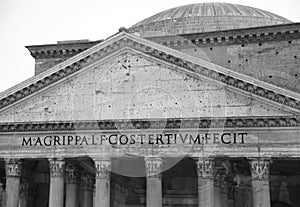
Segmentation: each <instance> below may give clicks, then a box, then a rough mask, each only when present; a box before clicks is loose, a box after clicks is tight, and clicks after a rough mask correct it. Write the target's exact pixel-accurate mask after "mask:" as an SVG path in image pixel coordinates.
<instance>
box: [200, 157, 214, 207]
mask: <svg viewBox="0 0 300 207" xmlns="http://www.w3.org/2000/svg"><path fill="white" fill-rule="evenodd" d="M197 172H198V206H199V207H214V178H213V172H214V161H213V159H210V158H207V159H205V158H199V159H197Z"/></svg>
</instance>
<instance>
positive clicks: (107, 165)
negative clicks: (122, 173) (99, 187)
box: [94, 159, 111, 180]
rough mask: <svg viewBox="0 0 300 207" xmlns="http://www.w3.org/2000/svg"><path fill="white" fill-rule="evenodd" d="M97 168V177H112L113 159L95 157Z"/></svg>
mask: <svg viewBox="0 0 300 207" xmlns="http://www.w3.org/2000/svg"><path fill="white" fill-rule="evenodd" d="M94 162H95V168H96V177H95V178H96V179H107V180H109V179H110V171H111V160H110V159H102V160H101V159H94Z"/></svg>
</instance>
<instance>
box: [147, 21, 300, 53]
mask: <svg viewBox="0 0 300 207" xmlns="http://www.w3.org/2000/svg"><path fill="white" fill-rule="evenodd" d="M299 31H300V23H293V24H284V25H275V26H267V27H256V28H247V29H235V30H227V31H217V32H206V33H195V34H183V35H171V36H158V37H148V38H146V39H149V40H151V41H154V42H156V43H159V44H162V45H165V46H168V47H172V48H182V47H185V46H190V45H195V46H199V47H201V46H217V45H230V44H243V43H244V44H247V43H259V42H266V41H284V40H293V39H299V38H300V32H299Z"/></svg>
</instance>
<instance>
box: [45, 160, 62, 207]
mask: <svg viewBox="0 0 300 207" xmlns="http://www.w3.org/2000/svg"><path fill="white" fill-rule="evenodd" d="M49 167H50V191H49V207H63V205H64V173H65V162H64V161H63V160H62V159H49Z"/></svg>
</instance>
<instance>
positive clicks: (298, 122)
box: [0, 116, 300, 133]
mask: <svg viewBox="0 0 300 207" xmlns="http://www.w3.org/2000/svg"><path fill="white" fill-rule="evenodd" d="M299 126H300V119H297V118H295V117H282V116H278V117H228V118H224V117H220V118H216V117H214V118H190V119H179V118H178V119H177V118H172V119H150V120H143V119H133V120H98V121H94V120H90V121H89V120H86V121H61V122H22V123H21V122H19V123H18V122H15V123H0V132H2V133H7V132H35V131H39V132H43V131H44V132H47V131H70V132H72V131H94V130H95V131H97V130H131V129H132V130H134V129H135V130H136V129H165V130H168V129H199V130H201V129H233V128H234V129H239V128H240V129H243V128H284V127H299Z"/></svg>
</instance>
